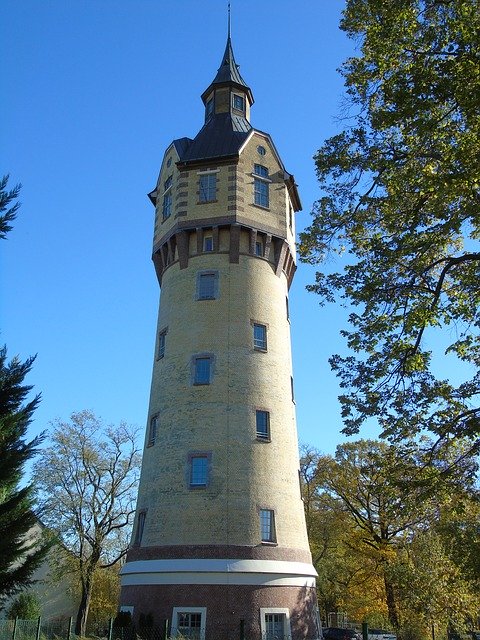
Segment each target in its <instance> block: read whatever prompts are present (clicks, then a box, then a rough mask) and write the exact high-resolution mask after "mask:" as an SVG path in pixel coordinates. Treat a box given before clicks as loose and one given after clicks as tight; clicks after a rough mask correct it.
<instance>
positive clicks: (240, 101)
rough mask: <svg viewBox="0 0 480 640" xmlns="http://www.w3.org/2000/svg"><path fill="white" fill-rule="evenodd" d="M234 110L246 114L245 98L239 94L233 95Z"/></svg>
mask: <svg viewBox="0 0 480 640" xmlns="http://www.w3.org/2000/svg"><path fill="white" fill-rule="evenodd" d="M233 108H234V109H236V110H237V111H241V112H242V113H245V98H244V97H243V96H239V95H238V94H237V93H234V94H233Z"/></svg>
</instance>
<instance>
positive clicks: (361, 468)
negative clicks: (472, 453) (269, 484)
mask: <svg viewBox="0 0 480 640" xmlns="http://www.w3.org/2000/svg"><path fill="white" fill-rule="evenodd" d="M460 446H461V445H460V443H458V442H457V443H456V445H455V447H454V450H453V451H451V452H450V459H453V460H457V459H458V457H459V451H458V448H460ZM427 449H428V447H427ZM439 455H440V458H439V459H434V458H432V457H431V456H429V457H428V458H427V457H426V454H425V453H424V452H423V448H420V447H418V446H416V444H415V443H413V442H411V443H409V444H404V445H403V446H402V447H399V446H398V445H397V446H392V445H388V444H387V443H386V442H382V441H372V440H360V441H357V442H352V443H348V444H344V445H339V446H338V447H337V451H336V454H335V456H334V457H332V456H325V455H320V454H319V453H318V452H315V451H314V450H311V449H304V451H303V455H302V458H301V479H302V496H303V499H304V504H305V515H306V521H307V528H308V533H309V540H310V546H311V549H312V555H313V559H314V563H315V567H316V569H317V571H318V574H319V577H318V581H317V591H318V595H319V601H320V606H321V609H322V611H323V612H325V613H327V612H328V611H335V610H341V611H346V612H347V614H348V616H349V618H350V619H353V620H357V621H358V620H368V621H369V623H370V624H371V625H372V626H380V627H385V626H392V627H394V628H396V629H397V630H398V631H399V633H400V634H401V635H402V637H404V636H405V637H407V636H408V634H410V633H411V634H414V636H415V637H416V638H417V640H418V639H419V638H421V637H424V636H425V637H429V635H430V626H431V624H432V621H435V622H436V623H437V624H438V625H441V627H442V629H443V631H444V632H446V629H447V626H450V627H453V628H462V626H464V625H465V624H466V622H467V621H468V620H469V619H474V618H475V615H478V613H479V612H480V599H479V597H478V593H480V589H479V587H480V580H479V577H480V576H478V575H477V574H476V567H477V566H478V558H477V556H476V553H477V551H478V546H477V545H478V535H477V537H476V538H475V533H474V530H472V528H474V527H475V523H476V526H477V529H476V531H477V534H478V508H479V505H478V492H477V489H476V488H475V482H474V475H475V474H474V470H475V468H476V467H475V464H474V463H473V462H472V461H471V460H470V461H468V463H466V465H465V466H464V468H461V466H460V465H456V466H455V473H452V474H450V475H449V476H448V477H447V478H445V476H444V475H443V474H442V471H441V469H442V468H443V467H444V466H445V464H449V459H448V458H447V459H446V458H445V450H444V449H442V450H440V451H439ZM472 467H473V468H472ZM438 469H439V470H438ZM464 514H468V519H467V518H466V517H464ZM467 523H468V526H466V524H467ZM462 545H463V546H462ZM386 619H388V622H387V623H386V622H385V620H386Z"/></svg>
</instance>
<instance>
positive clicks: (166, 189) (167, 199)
mask: <svg viewBox="0 0 480 640" xmlns="http://www.w3.org/2000/svg"><path fill="white" fill-rule="evenodd" d="M172 182H173V176H169V177H168V178H167V179H166V180H165V182H164V183H163V208H162V217H163V220H166V219H167V218H169V217H170V216H171V215H172Z"/></svg>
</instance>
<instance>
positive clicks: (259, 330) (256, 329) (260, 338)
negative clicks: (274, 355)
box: [253, 323, 267, 351]
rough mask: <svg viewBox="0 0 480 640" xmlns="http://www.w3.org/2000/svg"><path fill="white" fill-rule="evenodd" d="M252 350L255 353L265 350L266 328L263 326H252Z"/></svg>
mask: <svg viewBox="0 0 480 640" xmlns="http://www.w3.org/2000/svg"><path fill="white" fill-rule="evenodd" d="M253 348H254V349H256V350H257V351H266V350H267V327H266V326H265V325H264V324H256V323H255V324H254V325H253Z"/></svg>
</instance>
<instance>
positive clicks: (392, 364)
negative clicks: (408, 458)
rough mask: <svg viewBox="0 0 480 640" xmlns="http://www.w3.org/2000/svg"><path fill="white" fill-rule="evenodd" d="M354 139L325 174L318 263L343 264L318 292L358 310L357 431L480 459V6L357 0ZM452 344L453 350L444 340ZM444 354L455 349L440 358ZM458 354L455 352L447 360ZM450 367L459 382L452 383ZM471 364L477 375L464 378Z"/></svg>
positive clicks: (349, 369) (349, 417)
mask: <svg viewBox="0 0 480 640" xmlns="http://www.w3.org/2000/svg"><path fill="white" fill-rule="evenodd" d="M341 28H342V29H343V30H344V31H345V32H346V33H347V34H348V35H349V36H350V37H351V38H354V39H355V40H356V41H357V43H358V47H359V55H358V56H357V57H352V58H350V59H349V60H347V61H346V63H345V64H344V65H343V69H342V73H343V75H344V77H345V82H346V87H347V92H348V96H349V100H350V109H351V111H350V120H348V119H347V118H346V119H345V120H344V124H345V129H344V130H343V131H342V132H341V133H339V134H338V135H336V136H334V137H332V138H330V139H329V140H327V141H326V142H325V143H324V144H323V146H322V147H321V148H320V150H319V151H318V153H317V155H316V158H315V161H316V167H317V174H318V178H319V181H320V185H321V188H322V190H323V192H324V195H323V197H322V198H321V199H320V200H319V201H318V202H317V203H316V205H315V209H314V212H313V222H312V224H311V226H310V227H309V228H308V229H307V230H306V231H305V232H304V233H303V234H301V246H300V250H301V255H302V258H303V260H305V261H307V262H311V263H314V264H319V263H322V262H323V261H324V260H326V259H327V257H328V256H332V254H333V253H335V252H336V253H338V254H342V255H343V257H342V258H339V259H340V260H343V266H342V268H341V270H339V271H338V272H336V273H321V272H319V273H317V276H316V282H315V284H313V285H311V287H310V289H311V290H313V291H315V292H317V293H318V294H320V295H321V296H322V298H323V300H327V301H332V300H334V299H335V298H336V296H337V295H340V296H341V297H342V298H343V299H344V300H346V302H347V303H348V304H350V305H351V307H352V313H351V315H350V320H349V322H350V326H351V328H350V330H348V331H344V332H343V333H344V335H345V336H346V338H347V343H348V346H349V348H350V350H351V354H350V355H348V356H347V357H344V356H342V357H341V356H339V355H336V356H333V357H332V359H331V365H332V367H333V369H334V370H335V371H336V372H337V374H338V375H339V376H340V380H341V387H342V388H343V389H344V393H343V394H342V395H341V397H340V400H341V403H342V413H343V418H344V422H345V428H344V431H345V432H346V433H349V434H353V433H357V432H358V430H359V428H360V427H361V425H362V424H363V423H364V422H365V420H367V419H369V418H371V417H372V416H373V417H375V418H376V419H377V420H378V421H379V423H380V425H381V428H382V435H383V436H385V437H389V438H391V439H392V440H398V439H402V438H409V437H411V436H412V435H413V434H418V433H421V432H423V431H425V430H426V431H428V432H430V433H432V434H434V435H435V436H436V439H437V446H438V443H441V442H442V441H443V440H449V439H450V438H452V437H462V438H465V439H468V440H469V441H470V447H471V451H470V454H471V455H474V454H475V453H476V452H478V450H479V448H480V438H479V435H480V407H479V403H478V396H479V392H480V373H479V370H480V338H479V330H480V313H479V303H480V287H479V286H478V283H479V281H480V250H479V244H478V239H479V233H480V214H479V206H480V183H479V174H480V109H479V106H478V105H479V96H480V38H479V33H480V11H479V7H478V2H477V0H404V1H402V2H385V1H384V0H347V2H346V8H345V11H344V16H343V20H342V22H341ZM437 338H438V339H439V341H437ZM438 345H441V346H438ZM445 354H446V355H445ZM435 357H437V362H438V360H441V359H442V357H443V360H444V361H445V362H447V363H450V364H449V367H450V371H452V369H455V371H456V372H458V375H457V376H453V375H452V376H450V378H449V379H447V378H446V376H445V373H443V374H442V373H439V369H438V368H437V367H436V366H435ZM462 364H463V365H465V366H463V368H461V367H460V366H459V365H462Z"/></svg>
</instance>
